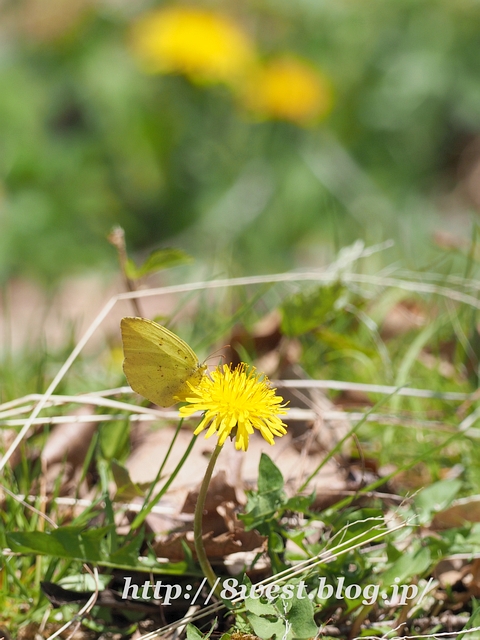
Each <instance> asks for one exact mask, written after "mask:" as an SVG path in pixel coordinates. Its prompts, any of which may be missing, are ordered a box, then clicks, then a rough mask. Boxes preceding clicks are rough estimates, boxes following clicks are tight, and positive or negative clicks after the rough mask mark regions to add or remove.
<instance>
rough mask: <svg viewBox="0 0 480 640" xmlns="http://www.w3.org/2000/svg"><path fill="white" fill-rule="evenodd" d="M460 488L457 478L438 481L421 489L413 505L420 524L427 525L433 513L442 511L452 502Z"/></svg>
mask: <svg viewBox="0 0 480 640" xmlns="http://www.w3.org/2000/svg"><path fill="white" fill-rule="evenodd" d="M461 488H462V481H461V480H459V479H458V478H455V479H450V480H440V481H439V482H434V483H433V484H431V485H430V486H428V487H425V488H424V489H422V490H421V491H420V492H419V493H418V494H417V495H416V496H415V505H416V506H417V509H418V515H419V517H420V519H421V522H422V524H426V523H429V522H430V520H431V516H432V514H434V513H438V512H439V511H443V510H444V509H446V508H447V507H448V506H450V504H451V503H452V502H453V500H454V498H455V496H456V495H457V493H458V492H459V491H460V489H461Z"/></svg>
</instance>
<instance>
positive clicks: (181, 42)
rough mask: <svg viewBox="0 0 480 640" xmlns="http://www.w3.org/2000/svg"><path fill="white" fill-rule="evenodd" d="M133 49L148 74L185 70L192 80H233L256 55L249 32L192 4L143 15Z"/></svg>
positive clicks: (135, 27)
mask: <svg viewBox="0 0 480 640" xmlns="http://www.w3.org/2000/svg"><path fill="white" fill-rule="evenodd" d="M132 49H133V52H134V54H135V55H136V57H137V58H138V59H139V61H140V62H141V64H142V65H143V67H144V68H145V70H146V71H148V72H150V73H184V74H185V75H187V76H188V77H189V78H191V79H193V80H203V81H204V80H208V81H232V80H235V78H236V77H237V76H239V75H241V74H242V73H243V71H244V69H245V68H246V67H248V65H250V63H251V62H252V61H253V59H254V47H253V45H252V44H251V42H250V40H249V39H248V37H247V35H246V34H245V33H244V32H243V31H242V30H241V29H240V28H239V27H238V26H237V25H236V24H235V23H234V22H233V21H231V20H230V19H229V18H226V17H225V16H223V15H220V14H218V13H215V12H213V11H208V10H204V9H198V8H195V7H190V6H170V7H166V8H163V9H158V10H155V11H151V12H149V13H147V14H145V15H143V16H142V17H141V18H139V20H137V22H136V23H135V25H134V27H133V32H132Z"/></svg>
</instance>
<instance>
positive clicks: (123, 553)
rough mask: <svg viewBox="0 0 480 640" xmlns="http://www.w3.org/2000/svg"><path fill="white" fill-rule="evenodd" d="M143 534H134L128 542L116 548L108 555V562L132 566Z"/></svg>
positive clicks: (135, 560) (136, 559) (136, 557)
mask: <svg viewBox="0 0 480 640" xmlns="http://www.w3.org/2000/svg"><path fill="white" fill-rule="evenodd" d="M143 541H144V537H143V535H138V534H137V535H136V536H135V537H134V538H133V540H131V541H130V542H129V543H127V544H126V545H124V546H123V547H120V548H119V549H117V550H116V551H115V552H114V553H112V554H111V555H110V562H111V563H113V564H118V565H127V566H133V565H135V564H137V561H138V556H139V555H140V548H141V546H142V544H143Z"/></svg>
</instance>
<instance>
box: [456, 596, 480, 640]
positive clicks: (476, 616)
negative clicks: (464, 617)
mask: <svg viewBox="0 0 480 640" xmlns="http://www.w3.org/2000/svg"><path fill="white" fill-rule="evenodd" d="M478 626H480V606H479V604H478V600H476V599H475V598H473V599H472V615H471V616H470V619H469V621H468V622H467V624H466V625H465V626H464V627H463V629H462V631H468V629H473V628H474V627H478ZM463 638H465V640H479V638H480V632H479V631H476V632H475V633H460V634H459V635H458V636H457V638H456V640H463Z"/></svg>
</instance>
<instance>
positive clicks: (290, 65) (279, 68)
mask: <svg viewBox="0 0 480 640" xmlns="http://www.w3.org/2000/svg"><path fill="white" fill-rule="evenodd" d="M243 102H244V105H245V106H246V107H247V108H248V109H249V110H251V111H252V112H253V113H256V114H257V115H259V116H260V117H263V118H270V119H275V120H287V121H290V122H294V123H296V124H301V125H302V124H309V123H311V122H314V121H317V120H319V119H321V118H323V117H325V116H326V115H327V114H328V112H329V111H330V109H331V107H332V102H333V99H332V90H331V87H330V83H329V81H328V79H327V78H326V77H325V76H324V75H323V74H321V73H320V72H319V71H317V70H316V69H315V68H314V67H312V66H311V65H310V64H309V63H307V62H304V61H302V60H300V59H299V58H295V57H292V56H283V57H281V58H276V59H274V60H271V61H270V62H268V63H266V64H265V65H264V66H259V67H258V68H257V69H256V71H255V72H254V73H253V74H252V75H251V76H250V78H249V80H248V81H247V82H246V86H245V90H244V94H243Z"/></svg>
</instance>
